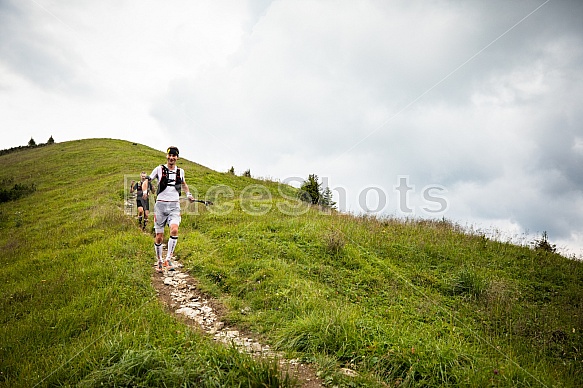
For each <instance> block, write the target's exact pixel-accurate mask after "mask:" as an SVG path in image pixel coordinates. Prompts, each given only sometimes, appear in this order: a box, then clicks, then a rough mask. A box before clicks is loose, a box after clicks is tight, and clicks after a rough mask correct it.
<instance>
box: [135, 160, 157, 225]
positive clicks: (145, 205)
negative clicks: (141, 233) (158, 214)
mask: <svg viewBox="0 0 583 388" xmlns="http://www.w3.org/2000/svg"><path fill="white" fill-rule="evenodd" d="M146 177H147V175H146V173H145V172H144V171H142V172H141V173H140V181H139V182H137V183H136V182H135V181H132V187H130V193H133V192H134V191H135V192H136V193H137V197H136V205H138V225H140V227H141V228H142V230H146V224H147V223H148V216H149V215H150V200H149V199H147V198H146V199H144V193H143V192H142V185H143V184H144V181H146ZM148 191H149V192H151V193H153V192H154V190H153V188H152V183H150V182H149V181H148ZM142 221H143V223H142Z"/></svg>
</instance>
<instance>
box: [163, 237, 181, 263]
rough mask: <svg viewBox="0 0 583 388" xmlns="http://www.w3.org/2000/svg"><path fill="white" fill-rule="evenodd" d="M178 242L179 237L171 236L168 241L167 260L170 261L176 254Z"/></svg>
mask: <svg viewBox="0 0 583 388" xmlns="http://www.w3.org/2000/svg"><path fill="white" fill-rule="evenodd" d="M177 242H178V236H170V238H169V239H168V252H167V254H166V259H170V258H171V257H172V255H173V254H174V248H176V243H177Z"/></svg>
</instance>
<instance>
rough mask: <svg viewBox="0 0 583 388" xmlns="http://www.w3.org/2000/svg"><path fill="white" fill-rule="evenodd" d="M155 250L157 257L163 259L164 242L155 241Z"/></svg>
mask: <svg viewBox="0 0 583 388" xmlns="http://www.w3.org/2000/svg"><path fill="white" fill-rule="evenodd" d="M154 250H155V251H156V258H157V259H158V260H162V244H161V243H160V244H156V243H154Z"/></svg>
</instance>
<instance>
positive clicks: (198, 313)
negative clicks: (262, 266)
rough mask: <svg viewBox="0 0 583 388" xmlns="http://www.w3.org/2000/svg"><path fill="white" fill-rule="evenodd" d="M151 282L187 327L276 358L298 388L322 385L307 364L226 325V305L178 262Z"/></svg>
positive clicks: (219, 340) (313, 387)
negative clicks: (204, 291)
mask: <svg viewBox="0 0 583 388" xmlns="http://www.w3.org/2000/svg"><path fill="white" fill-rule="evenodd" d="M152 283H153V285H154V287H155V288H156V290H157V292H158V298H159V299H160V301H161V302H162V303H163V304H164V305H165V306H166V307H167V309H168V310H169V311H170V312H171V313H172V314H174V315H175V316H177V317H178V318H181V319H182V320H183V321H184V322H185V323H186V324H187V325H189V326H190V327H193V328H195V329H199V330H202V331H203V332H204V333H206V334H207V335H210V336H212V337H213V339H214V340H215V341H218V342H221V343H223V344H225V345H227V346H231V345H234V346H235V347H236V348H237V349H238V350H239V351H241V352H244V353H247V354H250V355H252V356H253V357H269V358H273V359H277V360H278V361H279V363H280V366H281V370H282V371H283V372H286V371H287V372H288V373H289V374H290V375H291V376H294V378H295V379H296V380H297V381H298V383H299V386H300V387H304V388H316V387H323V384H322V380H321V379H320V378H319V377H318V376H317V374H316V373H315V371H314V370H313V368H312V367H311V366H310V365H306V364H303V363H301V362H299V361H298V360H295V359H291V360H289V359H285V358H284V356H283V354H281V353H278V352H276V351H274V350H272V349H271V348H270V347H269V345H265V344H262V343H260V342H259V341H258V340H257V336H254V335H253V334H252V333H243V332H242V331H241V330H240V329H238V328H236V327H232V326H229V325H227V324H225V323H224V321H223V318H224V316H225V313H226V311H227V310H226V308H225V307H224V306H222V305H221V303H220V302H219V301H217V300H215V299H213V298H209V297H208V296H205V295H203V294H202V293H201V292H200V290H199V289H198V287H197V285H196V280H195V279H194V278H192V277H191V276H190V275H189V274H188V273H187V272H186V271H184V269H183V266H182V264H181V263H179V262H177V261H176V260H174V270H164V271H163V272H155V271H153V275H152Z"/></svg>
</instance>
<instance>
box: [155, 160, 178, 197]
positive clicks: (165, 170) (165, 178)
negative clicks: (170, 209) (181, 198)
mask: <svg viewBox="0 0 583 388" xmlns="http://www.w3.org/2000/svg"><path fill="white" fill-rule="evenodd" d="M160 166H161V167H162V177H161V178H160V184H159V185H158V192H157V194H160V193H161V192H162V191H164V190H165V189H166V187H167V186H168V176H169V175H170V170H168V167H166V166H165V165H164V164H161V165H160ZM174 188H175V189H176V191H178V195H180V193H181V192H182V178H181V177H180V168H178V167H176V180H175V181H174Z"/></svg>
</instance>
